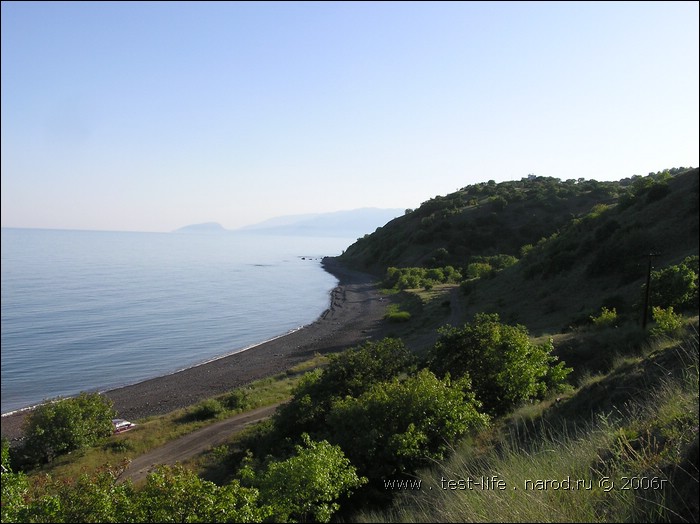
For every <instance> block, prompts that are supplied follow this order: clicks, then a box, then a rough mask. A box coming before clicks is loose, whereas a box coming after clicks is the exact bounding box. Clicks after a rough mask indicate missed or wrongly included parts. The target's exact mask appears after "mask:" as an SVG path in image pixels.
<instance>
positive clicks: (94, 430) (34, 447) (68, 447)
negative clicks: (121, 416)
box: [25, 392, 116, 462]
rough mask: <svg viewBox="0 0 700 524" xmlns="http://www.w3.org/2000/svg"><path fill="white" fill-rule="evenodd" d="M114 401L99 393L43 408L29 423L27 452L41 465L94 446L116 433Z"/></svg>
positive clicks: (31, 416) (68, 399) (32, 415)
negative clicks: (113, 422) (60, 456)
mask: <svg viewBox="0 0 700 524" xmlns="http://www.w3.org/2000/svg"><path fill="white" fill-rule="evenodd" d="M115 416H116V412H115V411H114V409H113V408H112V401H111V400H109V399H108V398H107V397H105V396H103V395H100V394H98V393H84V392H83V393H81V394H80V395H78V396H77V397H74V398H65V399H58V400H54V401H50V402H47V403H45V404H42V405H41V406H39V407H38V408H36V409H35V410H34V411H32V412H31V414H30V415H29V417H28V418H27V421H26V422H25V424H26V425H25V435H26V444H25V449H26V451H27V453H28V455H29V456H30V457H32V458H33V459H34V460H36V461H37V462H50V461H51V460H53V458H54V457H56V456H57V455H61V454H64V453H68V452H70V451H74V450H77V449H81V448H84V447H88V446H91V445H93V444H95V443H96V442H98V441H99V440H100V439H102V438H105V437H108V436H110V435H111V434H112V432H113V431H114V427H113V426H112V419H113V418H114V417H115Z"/></svg>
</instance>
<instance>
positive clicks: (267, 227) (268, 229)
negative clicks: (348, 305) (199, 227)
mask: <svg viewBox="0 0 700 524" xmlns="http://www.w3.org/2000/svg"><path fill="white" fill-rule="evenodd" d="M403 214H404V210H403V209H379V208H369V207H365V208H361V209H352V210H348V211H335V212H331V213H316V214H306V215H289V216H282V217H276V218H272V219H270V220H265V221H264V222H260V223H258V224H253V225H250V226H246V227H243V228H240V229H237V230H236V231H248V232H255V233H263V234H274V235H298V236H331V237H347V238H357V237H362V236H364V235H367V234H370V233H373V232H374V231H375V230H376V229H377V228H378V227H382V226H384V225H385V224H386V223H387V222H390V221H391V220H393V219H395V218H397V217H399V216H402V215H403Z"/></svg>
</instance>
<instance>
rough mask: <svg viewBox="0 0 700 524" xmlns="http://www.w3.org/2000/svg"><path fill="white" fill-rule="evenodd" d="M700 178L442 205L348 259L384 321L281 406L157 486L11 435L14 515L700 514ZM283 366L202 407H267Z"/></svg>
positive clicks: (290, 380)
mask: <svg viewBox="0 0 700 524" xmlns="http://www.w3.org/2000/svg"><path fill="white" fill-rule="evenodd" d="M698 182H699V170H698V169H697V168H695V169H684V168H678V169H671V170H667V171H663V172H659V173H653V174H650V175H649V176H646V177H633V178H631V179H625V180H620V181H619V182H605V183H602V182H596V181H593V180H588V181H587V180H567V181H561V180H558V179H553V178H541V177H540V178H528V179H524V180H521V181H518V182H504V183H501V184H496V183H494V182H487V183H482V184H476V185H472V186H468V187H465V188H463V189H461V190H460V191H457V192H456V193H453V194H450V195H447V196H444V197H436V198H433V199H431V200H429V201H427V202H425V203H424V204H423V205H422V206H420V208H418V209H416V210H413V211H407V212H406V214H405V215H404V216H402V217H399V218H396V219H394V220H392V221H391V222H389V223H388V224H386V225H385V226H383V227H381V228H379V229H377V231H375V232H374V233H373V234H370V235H367V236H365V237H364V238H362V239H359V240H358V241H357V242H356V243H354V244H353V245H352V246H350V247H349V248H348V249H347V250H346V252H345V253H344V254H343V255H342V256H341V257H339V259H340V261H341V262H342V263H343V264H344V265H346V266H349V267H352V268H358V269H361V270H364V271H369V272H371V273H373V274H374V275H376V277H377V283H378V285H379V286H380V287H381V288H383V293H384V295H383V296H382V303H383V304H384V303H386V304H387V308H386V315H385V319H384V321H383V323H382V325H381V326H380V327H381V329H380V330H378V332H380V333H381V335H380V336H376V337H374V338H368V339H367V340H366V341H365V342H364V343H363V344H360V345H358V346H356V347H352V348H345V349H344V350H343V351H341V352H339V353H336V354H333V355H328V356H323V357H322V356H321V355H318V356H317V359H319V362H320V360H322V361H323V363H322V364H321V363H319V362H316V363H314V362H312V361H309V362H308V363H305V366H304V367H303V371H299V372H295V371H293V370H289V371H288V373H286V374H282V375H280V376H279V377H278V379H279V380H281V381H282V382H283V383H284V385H283V386H280V389H279V390H276V393H275V396H274V402H281V404H280V406H279V407H278V408H277V410H276V412H275V414H274V416H272V417H271V418H270V419H269V420H267V421H265V422H263V423H261V424H258V425H256V426H252V427H250V428H249V429H248V430H246V431H244V432H243V433H241V434H239V435H236V436H232V438H231V439H230V440H229V442H227V443H226V444H225V445H222V446H217V447H216V448H214V449H212V450H211V451H210V452H208V453H207V454H205V455H204V456H202V457H199V458H198V459H197V461H196V463H195V464H189V465H188V467H186V468H182V467H176V468H167V467H165V468H159V469H157V470H155V471H154V472H153V473H151V474H149V476H148V478H147V479H146V481H145V484H144V485H143V486H133V485H131V484H130V483H129V482H126V483H119V482H118V476H119V469H118V468H112V469H110V468H106V469H102V470H99V469H98V471H97V473H91V474H84V475H80V476H79V477H78V478H77V479H72V480H68V481H64V480H63V479H61V478H59V477H56V478H55V479H53V480H51V479H48V480H47V479H45V478H44V477H42V476H41V472H42V471H44V470H43V469H41V468H39V469H32V468H31V467H29V468H28V471H29V475H25V474H24V473H23V472H21V471H20V472H13V471H12V466H13V460H12V459H13V457H11V456H10V449H9V444H8V443H7V442H3V466H4V467H9V471H7V472H5V473H3V493H2V502H3V504H2V509H3V522H5V521H6V522H180V521H187V522H232V521H235V522H237V521H245V522H331V521H336V522H337V521H340V522H343V521H350V522H697V521H698V518H699V516H700V508H699V506H698V503H697V501H698V494H699V486H700V482H699V479H700V465H699V464H698V449H699V448H698V403H699V399H698V377H699V369H700V366H699V364H698V273H699V267H698V266H699V262H698V261H699V257H698V233H699V230H698V221H699V220H698V219H699V207H698V202H699V198H698V185H699V184H698ZM385 335H389V336H385ZM382 337H383V338H382ZM308 370H311V371H308ZM306 371H308V372H306ZM273 378H274V377H273ZM273 378H271V379H266V380H265V381H261V383H263V384H261V385H258V386H256V387H244V388H240V389H237V390H234V391H231V392H229V393H226V394H225V395H222V396H220V397H218V398H212V399H208V400H206V401H204V402H202V403H200V404H199V405H197V406H194V407H192V408H191V409H192V410H194V411H191V412H190V414H189V415H188V416H187V417H184V419H186V420H188V421H190V422H192V423H194V422H193V414H194V415H196V416H194V419H195V420H196V423H198V424H199V423H202V424H204V423H206V421H207V420H210V419H211V420H215V419H216V418H217V417H219V418H220V417H225V416H227V413H229V412H233V411H235V412H236V413H238V412H240V411H246V410H248V409H249V408H250V407H252V406H258V405H264V404H265V402H266V401H265V400H264V398H265V396H266V395H264V394H263V393H262V391H264V390H265V388H267V387H268V386H269V385H270V384H268V382H271V381H273ZM270 402H272V401H270V400H268V401H267V403H270ZM58 408H61V406H60V405H57V409H58ZM61 409H62V408H61ZM171 417H175V418H174V422H173V421H171V422H168V420H167V419H163V420H156V421H153V423H154V426H155V424H158V425H162V426H163V427H169V426H168V424H175V425H177V424H180V422H177V421H178V420H180V419H182V418H183V417H182V415H179V416H176V415H172V416H171ZM58 426H60V424H58ZM143 426H145V424H143ZM52 427H53V426H52ZM69 429H71V428H70V427H69ZM177 431H179V432H182V433H184V432H186V431H189V430H185V429H182V428H179V429H177ZM163 432H164V431H162V430H160V431H158V433H159V434H160V433H163ZM144 434H145V432H144ZM138 435H139V432H138V431H135V432H133V433H132V434H131V435H127V436H125V437H124V440H120V441H119V442H112V443H107V444H102V445H101V447H100V449H101V452H103V453H107V454H110V453H113V452H121V451H124V450H127V451H128V450H129V449H133V450H135V449H142V448H144V449H146V448H148V446H151V445H152V444H147V443H144V442H141V443H139V441H138V440H137V438H138ZM39 436H43V433H41V434H39ZM129 439H132V440H129ZM49 443H50V444H51V445H52V446H53V445H54V443H53V441H50V442H49ZM29 450H30V451H31V446H30V449H29ZM98 451H100V450H99V449H98ZM81 453H82V451H81ZM77 455H78V453H75V454H74V455H73V458H72V459H71V457H68V456H67V455H64V457H63V459H62V460H63V461H65V462H68V463H69V464H70V463H71V460H75V461H76V464H80V462H78V460H79V459H78V457H77ZM100 456H104V455H100ZM116 456H121V455H115V457H116ZM19 458H22V457H21V456H20V457H19ZM20 464H21V462H20ZM45 467H46V468H49V469H50V467H51V465H50V464H48V465H45ZM76 501H77V502H76Z"/></svg>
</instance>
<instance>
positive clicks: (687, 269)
mask: <svg viewBox="0 0 700 524" xmlns="http://www.w3.org/2000/svg"><path fill="white" fill-rule="evenodd" d="M650 295H651V303H652V304H654V305H656V306H660V307H662V308H667V307H671V306H672V307H674V308H676V309H690V308H692V309H695V310H697V305H698V256H697V255H695V256H691V257H686V258H685V259H684V260H683V261H682V262H681V263H680V264H677V265H675V266H669V267H666V268H664V269H661V270H658V271H652V272H651V287H650Z"/></svg>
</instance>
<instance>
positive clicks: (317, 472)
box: [241, 433, 367, 522]
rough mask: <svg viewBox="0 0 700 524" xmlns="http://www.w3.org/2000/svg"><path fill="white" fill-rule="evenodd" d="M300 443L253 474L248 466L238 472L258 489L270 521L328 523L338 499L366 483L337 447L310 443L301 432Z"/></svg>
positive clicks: (336, 506)
mask: <svg viewBox="0 0 700 524" xmlns="http://www.w3.org/2000/svg"><path fill="white" fill-rule="evenodd" d="M302 441H303V445H298V446H296V454H295V455H294V456H292V457H290V458H288V459H286V460H283V461H273V462H270V463H268V464H267V467H266V468H265V469H264V471H262V472H258V473H256V472H255V471H254V470H253V469H252V467H250V465H246V466H244V468H243V470H242V471H241V475H242V477H243V478H244V479H246V480H247V481H249V482H251V483H252V484H253V485H254V486H256V487H257V488H259V489H260V494H261V498H262V499H263V501H264V503H265V504H267V505H268V506H269V508H270V509H271V512H272V514H271V517H272V519H273V522H297V521H300V522H309V521H310V519H313V520H314V521H316V522H329V521H330V519H331V516H333V514H334V513H335V512H336V511H338V510H339V509H340V504H339V503H338V499H339V498H340V497H341V496H343V495H349V494H350V493H351V492H352V490H354V489H355V488H358V487H360V486H361V485H362V484H365V483H366V482H367V479H366V478H362V477H358V476H357V473H356V470H355V467H354V466H353V465H352V464H351V463H350V461H349V460H348V459H347V458H346V457H345V455H344V454H343V451H342V450H341V449H340V448H339V447H338V446H332V445H331V444H329V443H328V442H326V441H325V440H324V441H321V442H313V441H312V440H311V438H310V437H309V435H308V434H306V433H304V434H303V435H302Z"/></svg>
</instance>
